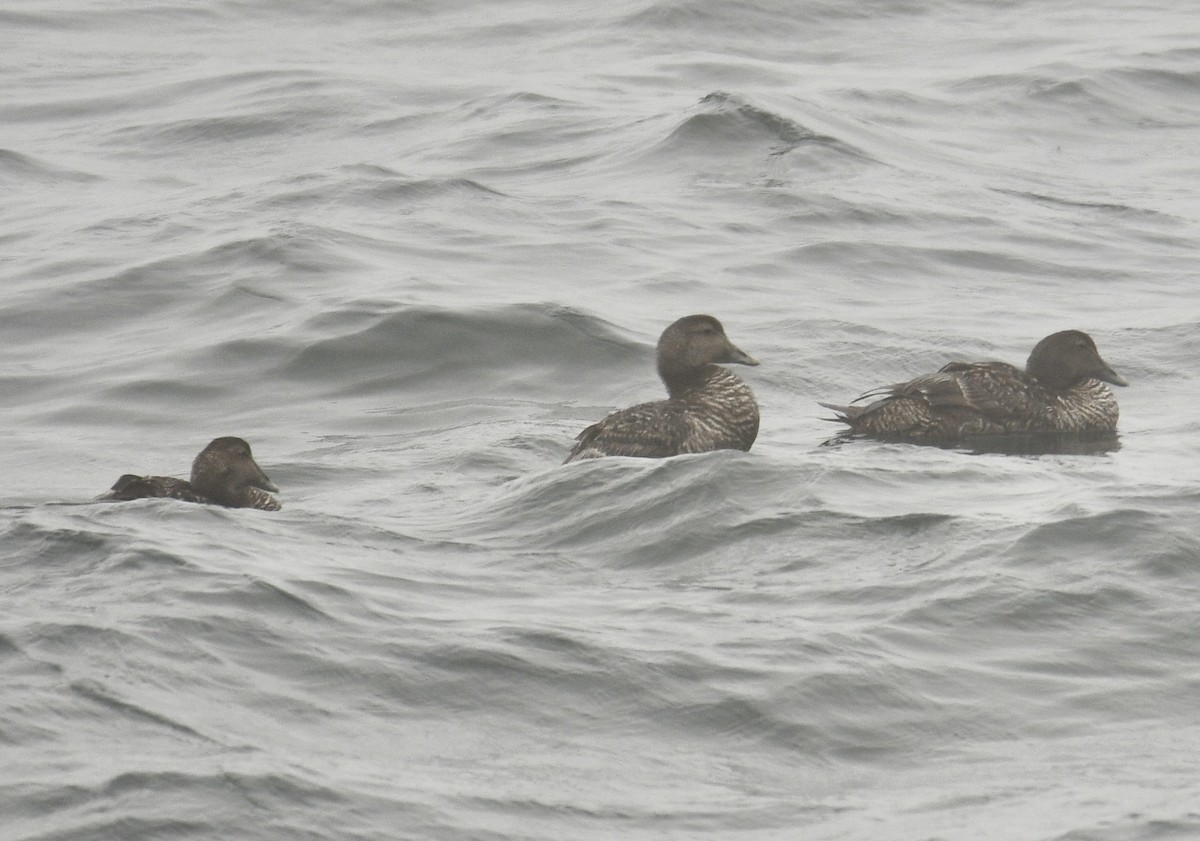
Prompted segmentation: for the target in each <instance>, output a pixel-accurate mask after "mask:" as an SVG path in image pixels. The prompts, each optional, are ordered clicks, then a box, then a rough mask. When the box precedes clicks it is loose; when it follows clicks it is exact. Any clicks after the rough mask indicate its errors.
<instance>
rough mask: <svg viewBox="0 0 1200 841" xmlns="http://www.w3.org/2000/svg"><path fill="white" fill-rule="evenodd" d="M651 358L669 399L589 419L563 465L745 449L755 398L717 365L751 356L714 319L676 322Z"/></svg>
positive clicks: (752, 429)
mask: <svg viewBox="0 0 1200 841" xmlns="http://www.w3.org/2000/svg"><path fill="white" fill-rule="evenodd" d="M657 358H658V375H659V377H661V378H662V381H663V384H664V385H665V386H666V387H667V394H668V398H667V399H666V400H658V401H655V402H653V403H641V404H639V405H637V406H632V407H630V408H628V409H622V410H621V411H619V412H613V413H612V414H611V415H609V416H608V417H606V418H604V420H602V421H600V422H599V423H595V424H592V425H591V426H589V427H588V428H587V429H585V430H584V431H583V432H581V433H580V434H579V436H578V437H577V438H576V439H575V446H574V447H572V449H571V453H570V455H568V456H567V462H571V461H579V460H581V459H586V458H599V457H601V456H639V457H642V458H665V457H667V456H674V455H680V454H682V453H704V452H709V451H711V450H749V449H750V447H751V445H752V444H753V443H754V439H755V438H756V437H757V436H758V403H757V402H755V400H754V393H753V392H752V391H751V390H750V387H749V386H748V385H746V384H745V383H744V382H742V380H741V378H740V377H738V376H737V375H736V374H734V373H733V372H732V371H730V370H729V369H727V368H722V367H720V366H719V365H717V364H716V363H718V362H726V363H730V362H732V363H737V364H741V365H757V364H758V360H756V359H754V358H753V357H751V356H749V355H748V354H746V353H743V352H742V351H740V350H738V349H737V348H736V347H734V345H733V344H732V343H731V342H730V341H729V339H728V338H727V337H726V335H725V330H724V328H723V327H722V326H721V322H719V321H717V319H715V318H713V317H712V316H710V315H689V316H687V317H685V318H681V319H679V320H678V321H676V322H675V323H674V324H672V325H671V326H670V327H668V328H667V329H666V330H664V331H663V334H662V336H661V337H660V338H659V340H658V353H657Z"/></svg>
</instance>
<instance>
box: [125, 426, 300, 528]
mask: <svg viewBox="0 0 1200 841" xmlns="http://www.w3.org/2000/svg"><path fill="white" fill-rule="evenodd" d="M272 493H279V488H278V487H276V486H275V483H274V482H272V481H271V480H270V479H268V478H267V474H266V473H264V472H263V470H262V468H261V467H259V466H258V464H257V463H256V462H255V461H254V456H252V455H251V454H250V445H249V444H247V443H246V442H245V441H244V440H242V439H241V438H233V437H226V438H216V439H214V440H213V441H211V442H210V443H209V445H208V446H207V447H205V448H204V449H203V450H201V451H200V455H198V456H196V460H195V461H193V462H192V476H191V479H190V480H184V479H175V478H172V477H170V476H136V475H134V474H132V473H126V474H125V475H124V476H122V477H121V478H120V479H118V480H117V481H116V484H114V485H113V486H112V489H111V490H110V491H109V492H108V493H107V494H105V495H104V496H103V497H101V498H102V499H108V500H121V501H125V500H131V499H145V498H147V497H169V498H171V499H178V500H182V501H183V502H203V503H210V504H213V505H223V506H225V507H226V508H258V509H260V510H263V511H278V510H279V509H280V508H282V507H283V506H281V505H280V504H279V500H277V499H276V498H275V497H273V496H271V494H272Z"/></svg>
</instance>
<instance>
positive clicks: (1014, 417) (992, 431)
mask: <svg viewBox="0 0 1200 841" xmlns="http://www.w3.org/2000/svg"><path fill="white" fill-rule="evenodd" d="M1106 382H1107V383H1112V384H1113V385H1119V386H1123V385H1127V383H1126V382H1125V380H1123V379H1122V378H1121V377H1120V376H1118V375H1117V372H1116V371H1114V370H1113V369H1112V368H1111V367H1109V365H1108V363H1107V362H1105V361H1104V360H1103V359H1101V358H1100V352H1099V351H1098V350H1096V343H1095V342H1093V341H1092V337H1091V336H1089V335H1088V334H1087V333H1083V332H1081V331H1079V330H1064V331H1062V332H1060V333H1054V334H1053V335H1050V336H1047V337H1046V338H1044V339H1042V340H1041V341H1040V342H1038V343H1037V345H1035V346H1034V348H1033V352H1032V353H1030V354H1029V360H1028V362H1026V363H1025V370H1024V371H1022V370H1020V369H1019V368H1016V367H1015V366H1013V365H1009V364H1007V363H1004V362H951V363H950V364H948V365H946V366H945V367H944V368H942V369H941V370H940V371H938V372H937V373H936V374H929V375H928V376H924V377H917V378H916V379H914V380H909V381H908V382H905V383H897V384H896V385H888V386H882V387H880V388H876V389H873V390H871V391H868V392H866V393H865V394H863V395H861V396H859V397H857V398H855V400H854V401H853V402H854V403H857V402H858V401H860V400H868V399H870V398H878V399H876V400H874V401H873V402H871V403H868V404H866V405H865V406H855V405H849V406H837V405H834V404H831V403H821V405H822V406H825V407H826V408H828V409H833V410H834V411H835V412H837V413H838V417H837V418H835V419H834V420H838V421H841V422H842V423H846V424H848V425H849V426H850V431H851V432H853V433H858V434H862V435H867V436H871V437H874V438H881V439H887V440H899V441H912V442H918V443H920V442H927V443H954V442H957V441H961V440H962V439H964V438H971V437H972V436H986V435H1013V434H1022V435H1061V434H1068V435H1083V436H1100V435H1111V434H1113V433H1115V432H1116V429H1117V417H1118V414H1119V412H1118V409H1117V399H1116V397H1114V396H1113V393H1112V391H1110V390H1109V388H1108V387H1107V386H1106V385H1104V383H1106Z"/></svg>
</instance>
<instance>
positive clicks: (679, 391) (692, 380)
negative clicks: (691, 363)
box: [658, 365, 716, 400]
mask: <svg viewBox="0 0 1200 841" xmlns="http://www.w3.org/2000/svg"><path fill="white" fill-rule="evenodd" d="M714 368H716V366H715V365H702V366H701V367H699V368H695V367H688V368H671V367H669V366H664V365H659V366H658V376H659V377H660V378H661V379H662V381H663V385H665V386H666V387H667V395H668V396H669V397H670V398H671V399H672V400H676V399H678V398H681V397H683V396H685V395H686V394H687V393H688V392H691V391H694V390H696V389H697V388H700V387H701V386H703V385H704V383H705V382H706V381H707V380H708V378H709V376H710V375H711V374H712V370H713V369H714Z"/></svg>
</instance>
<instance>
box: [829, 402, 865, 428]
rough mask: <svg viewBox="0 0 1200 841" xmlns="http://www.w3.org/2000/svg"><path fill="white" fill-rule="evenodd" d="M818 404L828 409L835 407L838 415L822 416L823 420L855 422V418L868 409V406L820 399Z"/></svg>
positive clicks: (834, 409)
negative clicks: (842, 404) (841, 404)
mask: <svg viewBox="0 0 1200 841" xmlns="http://www.w3.org/2000/svg"><path fill="white" fill-rule="evenodd" d="M817 405H819V406H824V407H825V408H826V409H833V411H835V412H837V415H838V416H837V417H836V418H822V420H828V421H833V422H834V423H847V424H853V423H854V419H855V418H857V417H858V416H859V415H861V414H862V413H863V412H864V411H866V408H867V407H866V406H838V405H837V404H835V403H824V402H822V401H820V400H818V401H817Z"/></svg>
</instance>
